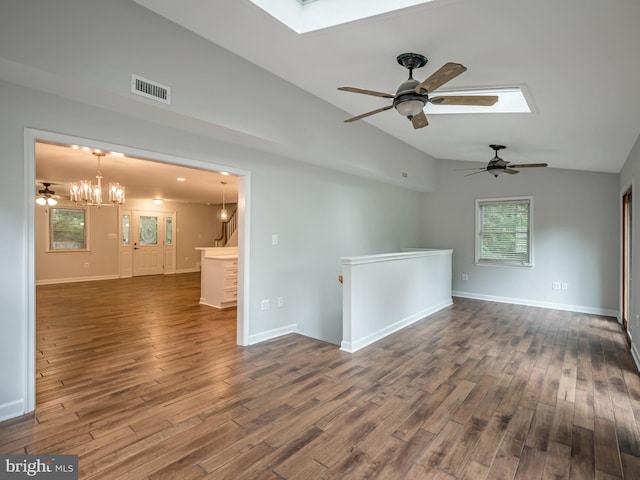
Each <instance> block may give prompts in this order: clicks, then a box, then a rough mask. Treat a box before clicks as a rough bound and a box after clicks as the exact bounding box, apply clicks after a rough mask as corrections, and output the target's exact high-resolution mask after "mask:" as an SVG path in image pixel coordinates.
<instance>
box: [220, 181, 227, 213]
mask: <svg viewBox="0 0 640 480" xmlns="http://www.w3.org/2000/svg"><path fill="white" fill-rule="evenodd" d="M220 183H221V184H222V210H220V220H222V221H223V222H225V221H226V220H227V217H228V213H227V209H226V208H225V204H224V186H225V185H226V184H227V182H220Z"/></svg>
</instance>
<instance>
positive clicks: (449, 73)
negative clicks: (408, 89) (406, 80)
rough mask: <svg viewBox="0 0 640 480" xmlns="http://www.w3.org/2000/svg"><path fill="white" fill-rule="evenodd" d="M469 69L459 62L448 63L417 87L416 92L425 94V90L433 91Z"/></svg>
mask: <svg viewBox="0 0 640 480" xmlns="http://www.w3.org/2000/svg"><path fill="white" fill-rule="evenodd" d="M466 69H467V67H465V66H464V65H461V64H459V63H451V62H449V63H446V64H445V65H443V66H442V67H440V69H439V70H437V71H436V72H435V73H433V74H432V75H431V76H430V77H429V78H427V79H426V80H425V81H424V82H422V83H421V84H420V85H418V86H417V87H416V93H419V94H420V95H424V92H425V91H426V92H427V93H432V92H433V91H434V90H436V89H437V88H439V87H441V86H442V85H444V84H445V83H447V82H448V81H450V80H453V79H454V78H456V77H457V76H458V75H460V74H461V73H462V72H464V71H465V70H466Z"/></svg>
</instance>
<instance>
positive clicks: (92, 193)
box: [69, 151, 124, 207]
mask: <svg viewBox="0 0 640 480" xmlns="http://www.w3.org/2000/svg"><path fill="white" fill-rule="evenodd" d="M91 153H92V154H93V155H95V157H96V158H97V159H98V170H97V172H96V180H97V182H96V184H95V185H93V184H92V183H91V181H90V180H80V181H78V182H73V183H72V184H71V188H70V189H69V191H70V197H71V201H72V202H75V204H76V205H78V204H81V205H90V206H97V207H104V206H115V205H122V204H123V203H124V185H120V184H119V183H118V182H111V183H109V202H110V203H102V178H103V177H102V170H101V169H100V160H101V159H102V157H104V156H106V153H103V152H100V151H95V152H91Z"/></svg>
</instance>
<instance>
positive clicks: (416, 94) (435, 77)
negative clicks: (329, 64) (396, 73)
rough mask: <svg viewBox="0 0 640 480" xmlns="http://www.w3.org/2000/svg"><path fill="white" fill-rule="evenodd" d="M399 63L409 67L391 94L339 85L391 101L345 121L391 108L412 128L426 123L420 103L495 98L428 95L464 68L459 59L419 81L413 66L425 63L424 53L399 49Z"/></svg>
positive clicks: (490, 99)
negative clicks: (407, 121)
mask: <svg viewBox="0 0 640 480" xmlns="http://www.w3.org/2000/svg"><path fill="white" fill-rule="evenodd" d="M396 60H397V61H398V63H399V64H400V65H402V66H403V67H405V68H406V69H407V70H409V78H408V79H407V80H406V81H404V82H403V83H402V84H401V85H400V86H399V87H398V89H397V91H396V93H395V95H392V94H390V93H384V92H376V91H374V90H365V89H362V88H355V87H339V88H338V90H342V91H345V92H352V93H361V94H364V95H373V96H376V97H382V98H391V99H393V102H392V104H391V105H389V106H386V107H382V108H378V109H376V110H372V111H370V112H367V113H363V114H361V115H357V116H355V117H351V118H348V119H346V120H345V122H353V121H355V120H360V119H361V118H365V117H368V116H370V115H374V114H376V113H380V112H384V111H386V110H389V109H391V108H395V109H396V111H397V112H398V113H399V114H400V115H402V116H403V117H407V118H408V119H409V121H411V123H412V124H413V128H415V129H418V128H422V127H426V126H427V125H428V124H429V122H428V121H427V117H426V115H425V114H424V106H425V105H426V104H427V102H429V103H432V104H434V105H440V104H444V105H466V106H491V105H493V104H495V103H496V102H497V101H498V97H497V96H495V95H476V96H461V95H457V96H456V95H454V96H438V97H434V98H430V97H429V95H430V94H432V93H433V92H434V91H435V90H437V89H438V88H440V87H441V86H442V85H444V84H445V83H447V82H448V81H450V80H453V79H454V78H455V77H457V76H458V75H460V74H461V73H463V72H464V71H466V70H467V68H466V67H465V66H464V65H461V64H459V63H451V62H450V63H447V64H445V65H444V66H442V67H441V68H440V69H439V70H437V71H436V72H435V73H433V74H432V75H431V76H430V77H428V78H427V79H426V80H425V81H423V82H418V81H417V80H415V79H414V78H413V70H414V69H416V68H421V67H423V66H425V65H426V64H427V62H428V60H427V57H425V56H424V55H420V54H419V53H401V54H400V55H398V56H397V57H396Z"/></svg>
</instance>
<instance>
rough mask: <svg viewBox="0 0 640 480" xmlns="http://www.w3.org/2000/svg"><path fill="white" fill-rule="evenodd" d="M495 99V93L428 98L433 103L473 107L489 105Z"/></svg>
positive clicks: (495, 100)
mask: <svg viewBox="0 0 640 480" xmlns="http://www.w3.org/2000/svg"><path fill="white" fill-rule="evenodd" d="M497 101H498V96H497V95H451V96H447V97H442V96H441V97H433V98H430V99H429V103H433V104H434V105H469V106H473V107H490V106H491V105H493V104H495V103H496V102H497Z"/></svg>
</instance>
